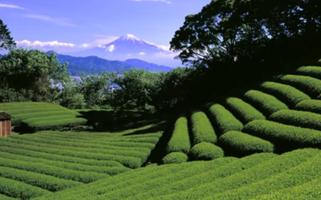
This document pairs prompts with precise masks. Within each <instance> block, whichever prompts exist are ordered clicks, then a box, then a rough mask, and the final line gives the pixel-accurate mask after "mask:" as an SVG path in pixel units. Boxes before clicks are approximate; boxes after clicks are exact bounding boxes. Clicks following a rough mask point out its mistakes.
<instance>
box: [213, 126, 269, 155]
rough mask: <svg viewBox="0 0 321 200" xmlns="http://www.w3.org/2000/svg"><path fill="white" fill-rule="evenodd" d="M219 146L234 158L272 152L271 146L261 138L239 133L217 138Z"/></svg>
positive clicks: (232, 132)
mask: <svg viewBox="0 0 321 200" xmlns="http://www.w3.org/2000/svg"><path fill="white" fill-rule="evenodd" d="M219 145H220V146H222V147H223V149H224V150H225V151H226V152H227V153H229V154H231V155H234V156H245V155H249V154H252V153H261V152H273V150H274V147H273V144H272V143H271V142H269V141H266V140H263V139H261V138H258V137H255V136H252V135H249V134H247V133H243V132H240V131H229V132H227V133H225V134H224V135H222V136H221V137H220V138H219Z"/></svg>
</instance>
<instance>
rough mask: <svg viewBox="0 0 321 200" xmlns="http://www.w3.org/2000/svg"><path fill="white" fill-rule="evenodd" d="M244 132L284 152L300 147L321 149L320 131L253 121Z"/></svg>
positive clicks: (264, 121)
mask: <svg viewBox="0 0 321 200" xmlns="http://www.w3.org/2000/svg"><path fill="white" fill-rule="evenodd" d="M244 132H246V133H249V134H251V135H255V136H257V137H260V138H263V139H266V140H269V141H270V142H272V143H273V144H275V145H277V146H278V148H283V149H285V150H287V149H291V148H300V147H321V131H317V130H314V129H308V128H301V127H297V126H291V125H285V124H281V123H278V122H272V121H268V120H255V121H252V122H250V123H248V124H247V125H245V127H244Z"/></svg>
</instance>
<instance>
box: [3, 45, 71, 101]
mask: <svg viewBox="0 0 321 200" xmlns="http://www.w3.org/2000/svg"><path fill="white" fill-rule="evenodd" d="M0 66H1V67H0V85H1V86H2V87H4V88H11V90H15V91H18V92H20V93H21V94H22V96H24V97H25V98H26V99H29V100H33V101H52V100H53V99H54V98H55V95H57V93H58V92H59V89H60V88H61V87H63V86H64V85H65V83H66V82H67V81H68V80H69V76H68V73H67V69H66V66H65V65H62V64H60V63H59V62H58V61H57V59H56V56H55V55H53V54H51V55H47V54H45V53H43V52H40V51H37V50H23V49H15V50H12V51H10V52H9V53H8V54H7V55H5V56H3V57H1V58H0Z"/></svg>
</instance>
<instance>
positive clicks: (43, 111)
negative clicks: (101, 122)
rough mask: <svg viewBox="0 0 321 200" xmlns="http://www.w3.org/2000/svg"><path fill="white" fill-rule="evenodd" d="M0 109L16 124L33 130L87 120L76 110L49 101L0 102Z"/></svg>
mask: <svg viewBox="0 0 321 200" xmlns="http://www.w3.org/2000/svg"><path fill="white" fill-rule="evenodd" d="M0 110H1V111H5V112H7V113H9V114H10V115H11V116H12V117H13V122H14V124H15V125H16V126H24V127H25V128H29V129H31V130H33V131H34V130H45V129H53V128H62V127H65V126H74V125H81V124H85V123H86V121H87V120H86V119H84V118H81V116H80V114H79V113H78V112H76V111H72V110H69V109H67V108H64V107H62V106H59V105H56V104H50V103H39V102H19V103H18V102H15V103H0Z"/></svg>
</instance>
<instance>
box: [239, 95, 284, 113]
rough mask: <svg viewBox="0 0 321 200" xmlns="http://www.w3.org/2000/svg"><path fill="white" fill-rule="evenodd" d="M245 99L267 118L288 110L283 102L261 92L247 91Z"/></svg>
mask: <svg viewBox="0 0 321 200" xmlns="http://www.w3.org/2000/svg"><path fill="white" fill-rule="evenodd" d="M244 98H246V100H247V101H248V102H249V103H251V104H252V105H254V106H255V107H257V108H258V109H259V110H260V111H262V112H263V113H264V114H265V115H267V116H269V115H271V114H272V113H274V112H276V111H279V110H282V109H287V108H288V107H287V105H285V104H284V103H283V102H282V101H280V100H278V99H277V98H275V97H274V96H272V95H269V94H266V93H264V92H260V91H258V90H249V91H247V92H246V93H245V94H244Z"/></svg>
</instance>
